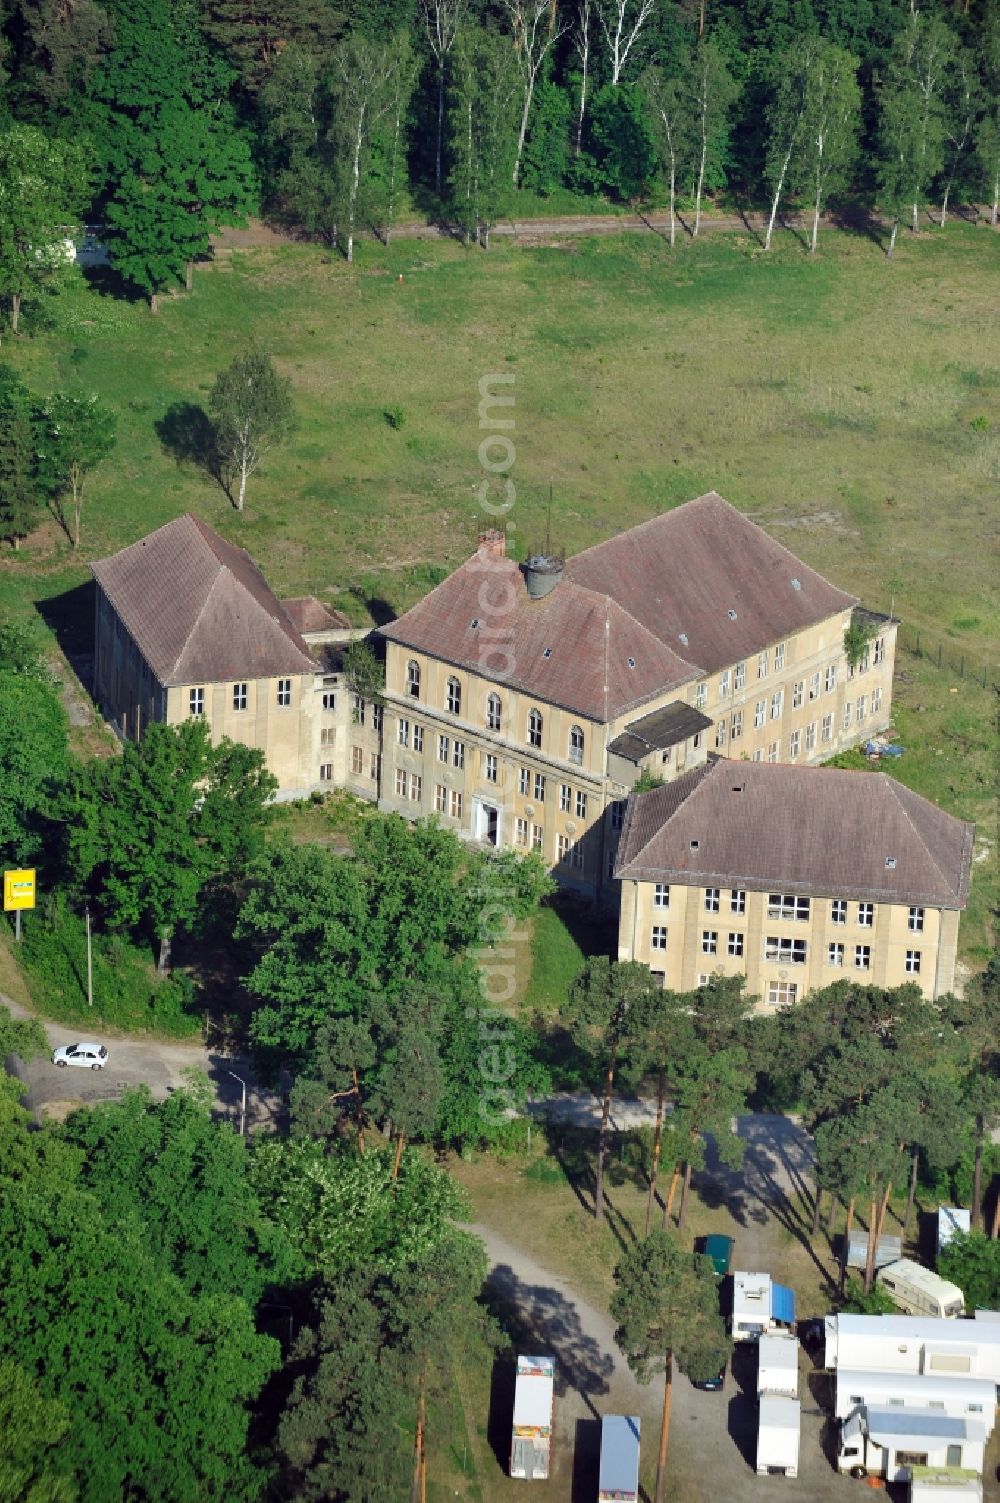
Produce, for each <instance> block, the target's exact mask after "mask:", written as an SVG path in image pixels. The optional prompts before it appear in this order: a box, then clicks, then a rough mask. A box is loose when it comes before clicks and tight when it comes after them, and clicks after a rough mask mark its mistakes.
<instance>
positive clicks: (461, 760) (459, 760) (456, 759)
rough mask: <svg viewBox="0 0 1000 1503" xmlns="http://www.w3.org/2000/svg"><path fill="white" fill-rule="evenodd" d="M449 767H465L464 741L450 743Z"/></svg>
mask: <svg viewBox="0 0 1000 1503" xmlns="http://www.w3.org/2000/svg"><path fill="white" fill-rule="evenodd" d="M451 765H452V767H464V766H465V742H464V741H453V742H452V743H451Z"/></svg>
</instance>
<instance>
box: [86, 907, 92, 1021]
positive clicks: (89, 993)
mask: <svg viewBox="0 0 1000 1503" xmlns="http://www.w3.org/2000/svg"><path fill="white" fill-rule="evenodd" d="M84 913H85V915H86V918H87V1006H88V1007H93V1005H94V955H93V949H92V946H91V941H90V904H89V903H88V904H87V906H86V908H85V909H84Z"/></svg>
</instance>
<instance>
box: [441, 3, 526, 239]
mask: <svg viewBox="0 0 1000 1503" xmlns="http://www.w3.org/2000/svg"><path fill="white" fill-rule="evenodd" d="M452 83H453V90H452V93H453V104H452V107H451V125H452V132H451V140H450V147H451V157H452V171H451V178H450V182H451V190H452V201H453V203H454V205H455V212H456V214H457V216H458V218H459V221H460V223H461V224H462V225H463V226H464V230H465V239H466V242H468V241H469V240H471V239H473V238H474V239H475V241H476V244H477V245H478V244H482V246H483V249H484V250H489V248H490V229H491V227H492V225H494V224H495V223H496V221H497V219H498V218H500V217H501V216H502V215H503V214H504V213H505V212H507V211H508V210H509V205H510V199H511V196H512V194H513V172H514V161H515V155H516V151H517V129H518V125H517V122H518V111H519V104H518V96H519V91H520V87H521V76H520V73H519V70H518V67H517V62H516V59H515V57H514V54H513V52H512V51H511V48H510V46H509V44H508V43H507V42H506V40H505V39H504V38H503V37H499V36H497V35H496V33H494V32H489V31H485V30H481V31H471V30H470V31H468V32H464V33H463V34H462V36H461V37H460V39H459V42H458V45H457V46H456V48H455V64H454V75H453V80H452Z"/></svg>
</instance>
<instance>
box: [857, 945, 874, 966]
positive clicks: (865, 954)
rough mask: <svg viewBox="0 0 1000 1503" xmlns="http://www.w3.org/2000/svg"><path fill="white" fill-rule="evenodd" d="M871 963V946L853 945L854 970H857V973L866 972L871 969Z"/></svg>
mask: <svg viewBox="0 0 1000 1503" xmlns="http://www.w3.org/2000/svg"><path fill="white" fill-rule="evenodd" d="M871 963H872V947H871V945H855V946H854V965H855V969H856V970H859V971H868V970H870V969H871Z"/></svg>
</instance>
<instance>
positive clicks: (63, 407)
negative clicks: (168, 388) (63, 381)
mask: <svg viewBox="0 0 1000 1503" xmlns="http://www.w3.org/2000/svg"><path fill="white" fill-rule="evenodd" d="M116 428H117V421H116V418H115V414H114V413H113V412H112V411H111V409H110V407H108V406H107V405H106V404H105V403H104V402H102V401H101V399H100V397H98V396H97V395H96V394H92V395H91V396H89V397H84V396H77V395H76V394H75V393H73V392H69V391H57V392H54V393H53V394H52V396H51V397H49V399H48V400H47V401H46V403H45V405H44V406H43V408H42V413H41V421H40V424H39V430H40V431H39V446H40V447H39V462H40V472H41V475H42V477H43V479H44V481H45V483H46V485H47V487H48V489H49V490H50V492H51V493H52V495H53V496H55V497H56V498H57V499H58V498H61V497H62V496H64V495H65V494H66V493H67V492H68V493H69V496H70V500H71V504H72V508H73V513H72V518H73V520H72V526H70V525H67V524H66V522H65V519H64V526H65V527H66V532H67V534H68V535H69V539H70V542H71V543H72V544H73V547H74V548H79V546H80V517H81V515H82V513H83V485H84V481H85V479H86V477H87V475H88V474H89V473H90V471H91V470H94V469H96V468H97V466H98V465H99V464H100V463H101V461H102V460H104V459H107V457H108V455H109V454H110V453H111V451H112V449H113V448H114V446H115V431H116Z"/></svg>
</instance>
